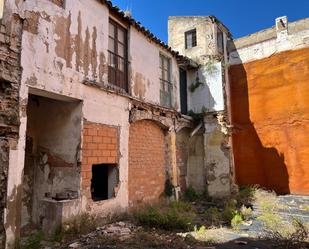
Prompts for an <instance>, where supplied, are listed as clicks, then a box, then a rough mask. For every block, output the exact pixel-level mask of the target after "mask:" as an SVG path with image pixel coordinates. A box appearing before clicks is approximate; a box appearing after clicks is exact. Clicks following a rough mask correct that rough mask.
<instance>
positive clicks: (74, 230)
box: [54, 213, 99, 241]
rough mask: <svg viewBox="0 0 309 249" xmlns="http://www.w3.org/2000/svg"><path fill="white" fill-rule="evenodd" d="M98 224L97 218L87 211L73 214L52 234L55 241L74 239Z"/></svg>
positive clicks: (90, 230) (92, 229) (93, 228)
mask: <svg viewBox="0 0 309 249" xmlns="http://www.w3.org/2000/svg"><path fill="white" fill-rule="evenodd" d="M98 225H99V220H98V219H97V217H95V216H93V215H89V214H87V213H84V214H81V215H78V216H75V217H74V218H72V219H71V220H69V221H68V222H66V223H64V225H63V226H62V227H61V228H59V229H58V230H57V232H56V234H55V236H54V240H55V241H61V240H63V239H74V238H78V237H80V236H81V235H84V234H87V233H90V232H92V231H94V230H95V229H96V228H97V226H98Z"/></svg>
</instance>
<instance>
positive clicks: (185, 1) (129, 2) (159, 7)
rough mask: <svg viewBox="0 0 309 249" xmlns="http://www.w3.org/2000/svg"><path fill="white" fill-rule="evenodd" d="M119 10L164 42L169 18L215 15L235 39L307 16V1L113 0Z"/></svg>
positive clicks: (308, 9) (308, 12) (308, 7)
mask: <svg viewBox="0 0 309 249" xmlns="http://www.w3.org/2000/svg"><path fill="white" fill-rule="evenodd" d="M112 2H113V3H114V5H117V6H118V7H120V8H121V9H123V10H125V9H127V8H129V9H131V11H132V13H133V17H134V18H135V19H136V20H137V21H140V22H141V23H142V24H143V25H144V26H145V27H146V28H149V29H150V30H151V31H152V32H153V33H154V34H155V35H156V36H158V37H159V38H160V39H162V40H163V41H165V42H167V19H168V16H173V15H175V16H177V15H188V16H190V15H214V16H216V17H217V18H218V19H219V20H221V21H222V22H223V23H224V24H225V25H226V26H227V27H228V28H229V29H230V31H231V33H232V34H233V37H234V38H238V37H242V36H245V35H248V34H250V33H254V32H256V31H259V30H262V29H265V28H268V27H271V26H273V25H274V23H275V18H276V17H279V16H284V15H287V16H288V19H289V21H295V20H298V19H302V18H305V17H309V0H112Z"/></svg>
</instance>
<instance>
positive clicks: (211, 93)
mask: <svg viewBox="0 0 309 249" xmlns="http://www.w3.org/2000/svg"><path fill="white" fill-rule="evenodd" d="M197 76H198V79H199V82H201V83H202V85H200V86H199V87H198V88H197V89H195V90H194V91H193V92H192V91H191V90H190V86H191V85H192V84H196V78H197ZM222 82H223V78H222V63H221V62H210V63H207V64H206V65H201V66H200V68H199V70H198V71H197V72H191V73H190V74H188V88H189V90H188V99H189V103H188V109H189V110H192V111H194V112H195V113H201V112H202V111H203V110H204V109H207V110H208V111H222V110H224V108H225V107H224V98H223V86H222Z"/></svg>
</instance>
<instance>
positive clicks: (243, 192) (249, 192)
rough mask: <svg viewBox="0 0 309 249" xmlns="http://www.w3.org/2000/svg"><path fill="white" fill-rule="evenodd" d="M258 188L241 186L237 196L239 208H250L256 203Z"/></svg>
mask: <svg viewBox="0 0 309 249" xmlns="http://www.w3.org/2000/svg"><path fill="white" fill-rule="evenodd" d="M256 190H257V187H252V186H241V187H240V188H239V192H238V194H237V196H236V200H237V203H238V205H239V206H242V205H244V206H249V205H251V204H252V202H253V201H254V196H255V192H256Z"/></svg>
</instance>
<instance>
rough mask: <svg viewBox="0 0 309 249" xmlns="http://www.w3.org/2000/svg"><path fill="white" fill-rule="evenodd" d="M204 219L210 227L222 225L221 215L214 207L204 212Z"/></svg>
mask: <svg viewBox="0 0 309 249" xmlns="http://www.w3.org/2000/svg"><path fill="white" fill-rule="evenodd" d="M205 218H206V219H207V221H208V222H209V223H210V224H211V225H219V224H220V223H222V214H221V212H220V211H219V210H218V208H216V207H210V208H208V209H207V210H206V211H205Z"/></svg>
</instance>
